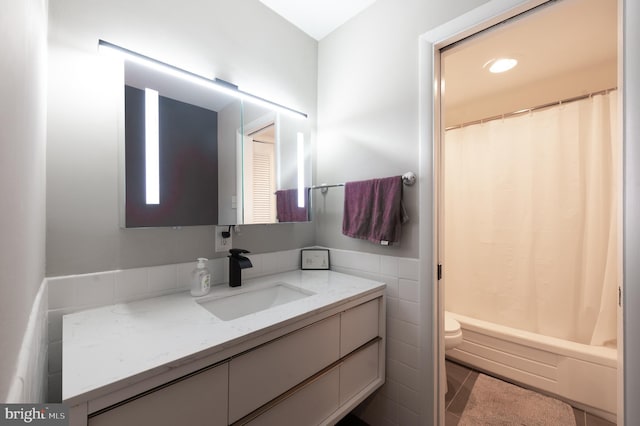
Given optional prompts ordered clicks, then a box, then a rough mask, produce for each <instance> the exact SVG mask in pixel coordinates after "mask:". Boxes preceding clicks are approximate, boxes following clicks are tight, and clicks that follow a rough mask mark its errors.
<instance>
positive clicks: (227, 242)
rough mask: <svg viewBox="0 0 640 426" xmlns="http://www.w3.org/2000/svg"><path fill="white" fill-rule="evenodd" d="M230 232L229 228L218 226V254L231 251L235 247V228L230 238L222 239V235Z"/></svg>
mask: <svg viewBox="0 0 640 426" xmlns="http://www.w3.org/2000/svg"><path fill="white" fill-rule="evenodd" d="M228 230H229V227H228V226H216V253H217V252H223V251H229V249H230V248H231V247H233V245H232V243H233V227H232V229H231V235H230V236H229V238H222V233H223V232H227V231H228Z"/></svg>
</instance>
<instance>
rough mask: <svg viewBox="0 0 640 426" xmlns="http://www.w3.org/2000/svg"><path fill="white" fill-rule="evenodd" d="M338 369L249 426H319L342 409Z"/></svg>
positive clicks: (282, 402) (270, 410) (257, 418)
mask: <svg viewBox="0 0 640 426" xmlns="http://www.w3.org/2000/svg"><path fill="white" fill-rule="evenodd" d="M339 383H340V375H339V369H338V367H336V368H333V369H331V370H329V371H328V372H326V373H325V374H323V375H322V376H320V377H318V378H317V379H316V380H314V381H313V382H311V383H309V384H308V385H306V386H304V387H303V388H302V389H299V390H298V391H297V392H295V393H294V394H292V395H291V396H289V397H288V398H286V399H285V400H283V401H281V402H279V403H278V404H277V405H275V406H274V407H272V408H270V409H269V411H266V412H265V413H263V414H261V415H260V416H258V417H256V418H255V419H253V420H252V421H250V422H249V423H248V424H249V425H252V426H258V425H259V426H282V425H318V424H320V423H322V421H323V420H324V419H326V418H327V417H329V415H331V413H333V412H334V411H335V410H337V409H338V406H339V403H338V392H339V386H340V385H339Z"/></svg>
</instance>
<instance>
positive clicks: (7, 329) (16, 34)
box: [0, 0, 47, 402]
mask: <svg viewBox="0 0 640 426" xmlns="http://www.w3.org/2000/svg"><path fill="white" fill-rule="evenodd" d="M46 37H47V1H46V0H14V1H8V2H2V5H1V6H0V58H2V60H1V61H0V76H1V78H0V198H1V199H2V215H1V216H2V220H0V342H2V343H1V346H2V355H1V356H0V401H20V400H23V401H24V400H27V399H29V400H31V401H33V402H35V401H38V400H41V399H42V394H41V391H39V390H38V389H35V390H31V391H29V390H28V389H27V388H28V387H31V383H32V382H33V383H40V382H41V381H40V380H39V378H38V377H39V376H40V375H41V373H42V371H38V370H41V369H42V368H41V366H40V367H39V368H37V369H35V370H33V371H30V372H28V376H25V375H24V374H23V373H24V371H23V370H22V369H21V370H18V366H19V365H20V364H21V363H24V362H25V360H24V359H22V358H23V355H25V352H21V347H23V346H24V347H26V346H29V345H30V340H31V339H33V340H35V341H38V340H40V337H41V336H40V335H41V334H42V333H44V331H43V330H42V327H39V326H38V327H35V328H36V330H37V331H36V332H35V334H30V333H26V330H27V324H28V321H29V317H30V313H31V311H32V308H33V307H34V304H35V301H36V294H37V293H38V290H39V289H40V285H41V283H42V280H43V278H44V264H45V254H44V249H45V176H44V175H45V129H46V109H45V106H46V98H45V97H46V89H45V83H46ZM36 308H37V307H36ZM25 336H27V337H25ZM29 336H30V337H29ZM16 375H22V378H19V377H15V378H14V376H16ZM14 380H15V381H16V385H17V388H16V387H14V388H13V389H12V392H11V394H10V395H9V394H8V392H9V389H10V386H12V383H13V382H14ZM22 383H24V386H23V385H22ZM25 402H26V401H25Z"/></svg>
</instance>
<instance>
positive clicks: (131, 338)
mask: <svg viewBox="0 0 640 426" xmlns="http://www.w3.org/2000/svg"><path fill="white" fill-rule="evenodd" d="M278 282H284V283H287V284H290V285H292V286H295V287H299V288H302V289H304V290H307V291H310V292H313V293H315V294H313V295H311V296H309V297H305V298H303V299H299V300H295V301H292V302H289V303H286V304H283V305H279V306H275V307H272V308H269V309H267V310H264V311H260V312H255V313H252V314H249V315H246V316H243V317H240V318H237V319H234V320H230V321H222V320H220V319H218V318H217V317H215V316H214V315H213V314H211V313H210V312H209V311H207V310H206V309H205V308H204V307H202V306H201V305H200V304H198V303H197V302H196V300H197V298H194V297H192V296H191V295H190V294H189V292H188V291H187V292H181V293H175V294H171V295H167V296H161V297H154V298H150V299H144V300H138V301H134V302H128V303H120V304H115V305H109V306H103V307H99V308H95V309H89V310H86V311H81V312H76V313H73V314H69V315H65V316H64V317H63V338H62V354H63V362H62V364H63V367H62V395H63V401H64V402H66V403H69V404H71V405H75V404H78V403H82V402H86V401H88V400H90V399H94V398H97V397H100V396H103V395H106V394H107V393H109V392H112V391H114V390H117V389H119V388H122V387H123V386H126V385H127V384H132V383H137V382H140V381H142V380H145V379H147V378H149V377H153V376H154V375H157V374H159V373H160V372H163V371H167V370H168V369H170V368H175V367H178V366H182V365H185V364H187V363H189V362H193V361H194V360H196V359H200V358H203V357H206V356H208V355H212V354H215V353H216V352H219V351H221V350H224V349H226V348H229V347H232V346H234V345H237V344H238V343H241V342H244V341H247V340H249V339H252V338H254V337H256V336H258V335H262V334H264V333H265V332H268V331H270V330H275V329H278V328H280V327H283V326H285V325H287V324H290V323H293V322H295V321H298V320H301V319H303V318H305V317H308V316H311V315H314V314H317V313H320V312H322V311H324V310H327V309H330V308H332V307H335V306H337V305H340V304H342V303H345V302H348V301H350V300H354V299H358V298H360V297H363V296H366V295H367V294H370V293H374V292H377V291H380V290H381V289H383V288H384V286H385V284H384V283H381V282H376V281H371V280H367V279H364V278H359V277H354V276H350V275H346V274H342V273H338V272H333V271H292V272H286V273H281V274H275V275H270V276H266V277H259V278H254V279H251V280H246V281H245V282H243V285H242V286H241V287H235V288H232V287H229V286H227V285H220V286H215V287H212V290H211V293H209V294H208V295H206V296H203V298H207V299H209V298H211V297H212V296H213V297H218V296H220V297H224V296H227V295H233V294H238V293H240V292H245V291H249V290H252V289H259V288H262V287H269V286H272V285H273V284H274V283H278Z"/></svg>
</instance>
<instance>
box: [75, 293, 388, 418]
mask: <svg viewBox="0 0 640 426" xmlns="http://www.w3.org/2000/svg"><path fill="white" fill-rule="evenodd" d="M384 324H385V309H384V298H383V296H382V295H381V294H378V295H376V296H374V297H373V298H372V296H369V297H365V298H361V299H359V300H352V301H350V302H348V303H345V304H344V305H343V306H342V307H340V306H338V307H334V308H333V309H331V310H330V311H329V312H327V313H326V314H318V315H317V316H316V317H315V319H314V320H313V321H309V320H303V321H301V322H298V323H294V324H292V325H291V326H289V327H288V332H285V333H282V334H276V335H271V337H269V339H268V340H267V339H264V340H262V342H256V344H255V345H251V346H248V347H247V346H246V349H244V350H239V351H237V352H235V353H231V354H230V355H229V356H227V357H225V358H224V359H220V361H219V362H217V363H216V364H213V365H211V366H210V367H206V368H200V369H198V370H196V371H194V372H192V373H189V374H187V375H185V376H182V377H180V378H177V379H174V380H172V381H169V382H166V383H162V382H160V386H157V385H155V386H152V387H150V388H149V390H147V391H143V392H142V393H139V394H137V395H134V396H131V397H128V398H119V397H118V395H123V393H121V392H118V393H114V394H111V396H109V399H110V400H111V401H120V402H116V403H115V404H114V403H110V404H109V405H108V406H105V407H104V408H102V409H99V410H98V411H93V412H92V411H91V407H92V406H95V407H97V405H96V404H93V403H92V402H91V401H89V405H88V407H89V408H88V411H89V413H90V414H89V415H88V419H87V417H84V419H85V420H87V423H84V421H83V420H82V419H81V418H80V417H78V416H75V418H73V419H72V420H73V422H72V423H71V424H72V426H75V425H82V426H84V425H85V424H88V425H89V426H112V425H117V426H127V425H131V426H133V425H136V426H137V425H154V426H156V425H160V426H164V425H166V426H169V425H179V424H188V425H190V426H192V425H193V426H198V425H209V426H218V425H229V424H231V425H234V426H239V425H245V424H250V425H254V426H255V425H263V426H272V425H273V426H276V425H278V426H279V425H285V424H296V425H320V424H321V425H331V424H335V423H336V422H337V421H338V420H339V419H340V418H341V417H343V416H344V415H345V414H346V413H347V412H349V411H351V410H352V409H353V408H355V406H356V405H357V404H359V403H360V402H362V401H363V400H364V399H365V398H366V397H367V396H368V395H370V394H371V393H372V392H373V391H374V390H375V389H377V388H378V387H380V386H381V385H382V384H383V383H384V362H385V350H384V343H385V341H384V338H385V325H384ZM156 383H158V382H156ZM76 408H77V407H76ZM83 409H86V407H85V408H83ZM72 411H73V410H72ZM72 414H73V413H72ZM72 417H73V416H72Z"/></svg>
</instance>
